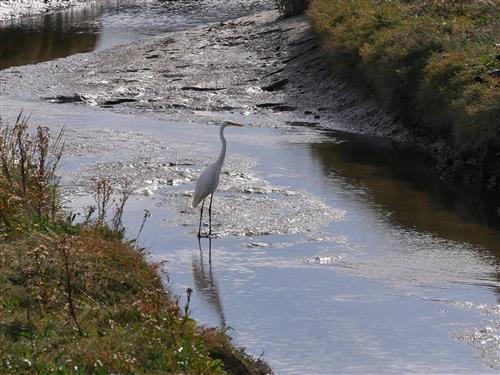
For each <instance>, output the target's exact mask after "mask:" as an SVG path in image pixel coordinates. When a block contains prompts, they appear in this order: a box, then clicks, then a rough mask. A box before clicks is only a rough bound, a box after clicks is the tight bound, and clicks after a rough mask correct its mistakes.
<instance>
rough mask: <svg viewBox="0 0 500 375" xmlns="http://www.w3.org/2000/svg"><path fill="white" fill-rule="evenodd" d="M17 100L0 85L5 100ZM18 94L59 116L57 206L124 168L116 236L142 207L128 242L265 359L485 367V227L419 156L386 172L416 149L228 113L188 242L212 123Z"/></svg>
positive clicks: (330, 364)
mask: <svg viewBox="0 0 500 375" xmlns="http://www.w3.org/2000/svg"><path fill="white" fill-rule="evenodd" d="M19 104H20V103H16V102H15V100H14V101H13V100H6V101H5V102H4V106H3V109H4V113H6V114H8V115H10V116H11V117H13V116H14V114H15V112H16V109H17V108H19ZM23 104H24V106H25V108H26V109H27V110H32V109H33V110H34V114H33V121H35V122H38V123H50V124H56V125H57V124H59V125H61V124H66V125H67V126H68V133H67V137H68V156H67V158H66V160H65V161H64V163H63V169H62V173H63V175H64V181H66V183H70V186H69V190H70V191H73V194H76V196H74V198H73V199H72V201H71V206H72V207H75V208H78V207H82V206H83V205H85V204H89V203H90V202H91V200H90V199H89V197H88V196H87V195H86V193H85V191H86V181H87V179H88V178H90V177H92V176H95V175H96V174H98V173H100V172H103V173H104V174H111V175H113V173H115V176H116V177H118V176H120V175H121V174H123V173H125V174H126V175H128V176H129V177H131V178H135V182H137V184H138V185H137V186H138V190H137V192H138V195H137V196H136V197H135V198H134V199H133V201H132V202H131V204H130V206H129V210H128V214H127V219H126V221H127V227H128V228H129V233H130V235H131V237H133V236H134V234H135V233H136V232H137V229H138V228H139V226H140V223H141V220H142V216H143V212H144V211H143V210H144V209H145V208H146V209H149V210H151V212H152V218H151V219H150V221H149V222H148V224H147V225H146V227H145V229H144V232H143V233H142V234H141V236H142V237H141V238H142V242H143V244H144V245H145V246H147V248H148V249H150V251H151V256H152V257H153V258H155V259H162V260H167V261H168V263H167V270H168V272H169V279H170V282H171V286H172V287H173V290H174V291H175V292H176V293H179V294H180V295H184V294H185V289H186V288H188V287H191V288H193V289H194V290H195V293H194V297H193V298H194V299H193V304H192V309H193V310H192V314H193V316H194V317H195V318H197V319H199V320H200V322H202V323H204V324H208V325H219V326H229V327H232V328H234V331H231V333H232V335H233V336H234V337H235V340H236V342H237V343H238V344H241V345H244V346H246V347H247V348H248V350H249V351H250V352H251V353H253V354H255V355H260V354H261V353H262V352H264V357H265V358H266V359H267V360H268V361H269V362H270V364H271V365H272V366H273V368H274V369H275V370H276V371H277V373H297V374H301V373H325V374H326V373H331V372H361V373H365V372H391V373H400V372H403V371H405V372H447V373H450V372H452V373H471V372H473V373H477V372H482V373H483V372H492V373H494V372H495V370H493V368H490V367H489V366H488V364H489V365H492V366H495V365H496V366H498V345H499V329H500V327H499V318H500V316H499V311H498V305H497V301H498V291H499V290H500V289H499V282H498V268H497V264H498V254H497V253H496V250H497V249H498V248H499V244H500V239H499V232H498V229H495V228H494V227H490V226H489V225H488V224H487V223H485V222H483V221H482V219H481V217H483V216H481V215H479V216H478V215H477V208H474V207H473V208H471V209H467V208H466V207H468V204H469V203H467V202H468V200H467V199H466V200H462V199H461V198H460V197H461V195H460V194H458V195H456V196H454V198H453V195H446V197H447V198H448V199H442V198H440V197H442V194H444V192H446V191H447V189H448V188H447V187H446V186H444V185H440V184H439V181H438V180H435V179H434V177H433V176H432V174H429V172H428V170H427V172H425V170H426V169H425V168H424V169H423V170H421V171H420V172H418V173H417V172H415V173H408V174H406V173H403V174H401V171H400V170H399V167H398V166H402V165H407V166H412V165H422V164H421V163H422V161H421V160H420V159H419V157H418V155H417V156H410V157H403V156H402V155H401V154H397V152H398V151H397V150H395V149H394V148H392V147H390V145H387V144H385V143H384V142H382V144H380V143H379V142H380V141H378V140H374V139H371V140H370V139H359V138H357V137H352V136H346V135H344V134H342V133H332V132H329V131H320V130H317V129H304V128H293V127H292V128H282V129H262V128H253V127H247V128H244V129H237V130H235V129H230V130H229V131H227V134H226V135H227V137H228V139H229V142H230V143H229V154H228V160H227V161H226V167H225V170H226V171H227V174H224V175H223V181H222V182H221V187H220V192H219V193H218V194H217V195H216V198H215V203H214V210H215V217H214V226H215V232H217V233H219V235H220V236H221V237H220V238H216V239H213V240H212V241H211V242H210V241H209V240H208V239H202V240H201V242H200V243H198V240H197V239H196V236H195V233H196V230H197V228H196V225H197V216H196V215H197V213H196V212H195V211H193V210H189V207H188V206H189V194H190V192H191V191H192V189H193V178H194V177H195V176H196V175H197V173H199V172H198V170H199V168H200V166H199V164H198V163H201V165H203V164H204V163H206V161H205V160H210V158H212V157H213V156H214V155H215V154H216V153H217V149H218V139H217V129H216V128H215V127H212V126H206V125H200V124H188V123H186V124H179V123H168V122H163V121H158V120H154V119H152V118H146V117H134V116H125V115H116V114H110V113H106V112H99V111H95V110H90V109H84V108H78V107H71V106H69V107H67V106H66V105H56V106H55V105H50V104H43V105H39V104H35V105H34V106H30V105H29V103H23ZM41 106H43V108H42V107H41ZM49 109H50V110H49ZM42 113H50V114H49V115H46V114H42ZM251 121H252V119H251V118H247V122H251ZM95 124H99V127H98V128H96V127H95ZM137 124H140V126H138V125H137ZM85 140H86V141H85ZM86 142H88V143H86ZM120 144H122V145H123V146H122V147H120V146H119V145H120ZM85 150H86V151H85ZM120 150H121V151H120ZM394 153H396V154H394ZM200 154H201V155H200ZM395 155H399V158H398V159H399V160H398V161H397V162H383V160H394V157H395ZM200 157H201V159H199V158H200ZM205 158H207V159H205ZM138 160H139V161H138ZM96 162H98V164H97V165H98V168H97V169H96V168H95V165H96V164H95V163H96ZM170 164H172V165H176V166H174V167H172V168H171V169H168V167H161V166H162V165H163V166H164V165H167V166H168V165H170ZM184 164H185V165H184ZM108 165H109V166H112V167H111V168H108ZM134 165H135V167H134ZM155 165H158V168H159V169H156V168H155ZM183 165H184V166H183ZM145 166H147V167H145ZM144 170H146V173H145V174H144ZM172 173H174V174H173V175H172ZM134 176H135V177H134ZM172 176H173V177H172ZM178 176H184V177H182V178H180V177H178ZM157 177H158V179H157ZM171 177H172V178H173V179H172V180H171V181H172V182H163V183H162V182H161V179H162V178H163V179H164V180H165V181H166V180H168V179H169V178H171ZM176 178H178V179H177V180H176ZM155 179H156V180H155ZM155 181H156V182H155ZM249 181H250V182H249ZM259 181H260V182H259ZM78 186H81V188H78ZM248 187H252V189H254V190H253V191H252V192H248V191H247V192H245V188H248ZM238 197H239V198H238ZM289 197H294V198H293V200H292V201H290V202H293V204H294V205H296V207H292V206H290V205H289V204H288V203H286V202H288V199H289ZM296 197H298V198H296ZM452 198H453V199H452ZM462 198H463V197H462ZM469 198H470V197H469ZM234 199H240V200H239V201H238V202H240V203H241V202H243V203H241V204H238V205H233V202H234ZM262 199H267V204H266V205H258V204H259V203H258V202H260V200H262ZM246 201H249V202H250V203H249V204H246V203H245V202H246ZM450 201H451V202H453V204H450ZM252 202H253V203H252ZM489 202H490V204H495V203H494V201H489ZM254 203H255V204H254ZM456 207H462V208H461V209H457V208H456ZM290 210H292V211H290ZM232 211H236V215H235V216H233V215H232V214H231V212H232ZM290 212H294V214H292V215H290ZM226 213H227V214H226ZM325 215H326V216H327V218H326V219H325V218H324V217H325ZM310 217H313V218H315V220H317V225H316V226H310V224H309V221H310ZM276 221H279V222H280V223H281V225H280V226H279V228H278V229H275V228H277V227H276V224H275V223H276ZM248 231H253V232H254V234H249V233H248ZM467 344H469V345H467ZM480 356H484V357H486V358H488V361H481V360H479V358H478V357H480Z"/></svg>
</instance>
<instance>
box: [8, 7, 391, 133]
mask: <svg viewBox="0 0 500 375" xmlns="http://www.w3.org/2000/svg"><path fill="white" fill-rule="evenodd" d="M0 79H2V80H3V81H4V86H5V89H4V91H5V92H8V93H9V94H11V95H14V96H18V97H19V96H20V97H25V98H31V99H43V100H47V101H52V102H75V103H81V104H88V105H94V106H101V107H104V108H110V109H112V110H114V111H119V112H129V113H154V114H155V115H159V116H164V115H169V117H172V116H174V117H178V118H180V119H183V118H186V117H187V116H189V117H190V118H192V117H193V116H195V117H199V118H203V119H207V118H212V117H216V118H223V117H226V116H227V114H228V113H236V114H242V115H246V114H269V113H272V114H273V116H272V117H273V118H275V119H276V122H279V121H286V120H290V121H296V122H302V123H304V124H315V125H321V126H326V127H333V128H343V129H346V130H350V131H357V132H371V133H376V134H380V135H394V134H396V133H398V132H399V130H398V129H400V127H399V126H397V123H396V124H395V122H394V119H392V118H391V117H390V116H388V115H386V114H384V113H383V112H382V111H381V110H380V109H379V106H378V105H377V103H376V102H374V101H373V100H371V99H370V98H369V93H368V92H365V91H364V90H362V89H360V88H359V87H358V86H356V85H355V84H353V83H349V82H346V81H342V80H340V79H338V78H336V77H334V76H332V75H331V73H330V72H329V69H328V68H327V65H326V64H325V63H324V61H323V53H322V52H321V50H320V46H319V44H318V39H317V38H316V36H315V35H314V34H313V33H312V31H311V29H310V26H309V24H308V22H307V20H306V19H305V18H304V17H297V18H292V19H287V20H281V19H279V17H278V14H277V12H275V11H265V12H260V13H257V14H255V15H253V16H249V17H242V18H239V19H236V20H234V21H229V22H224V23H218V24H212V25H209V26H204V27H198V28H195V29H191V30H187V31H181V32H173V33H168V34H165V35H163V36H161V37H157V38H155V39H153V40H152V41H150V42H148V43H141V44H130V45H127V46H119V47H116V48H112V49H108V50H104V51H98V52H94V53H90V54H81V55H75V56H72V57H70V58H67V59H64V60H58V61H53V62H48V63H44V64H38V65H36V66H25V67H22V68H12V69H7V70H5V71H2V72H1V73H0ZM207 112H215V114H213V113H207Z"/></svg>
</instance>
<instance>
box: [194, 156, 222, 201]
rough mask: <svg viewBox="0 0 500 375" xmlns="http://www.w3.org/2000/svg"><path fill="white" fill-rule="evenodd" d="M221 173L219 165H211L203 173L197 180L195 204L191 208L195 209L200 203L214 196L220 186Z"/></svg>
mask: <svg viewBox="0 0 500 375" xmlns="http://www.w3.org/2000/svg"><path fill="white" fill-rule="evenodd" d="M219 175H220V171H219V170H218V168H217V165H215V164H211V165H209V166H208V167H207V169H205V170H204V171H203V173H202V174H201V175H200V177H198V180H196V187H195V189H194V194H193V202H192V204H191V206H192V207H193V208H195V207H196V206H198V205H199V204H200V202H201V201H202V200H203V199H205V198H206V197H207V196H208V195H209V194H212V193H213V192H214V191H215V189H217V186H218V185H219Z"/></svg>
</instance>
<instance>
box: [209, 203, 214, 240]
mask: <svg viewBox="0 0 500 375" xmlns="http://www.w3.org/2000/svg"><path fill="white" fill-rule="evenodd" d="M213 196H214V193H212V194H210V204H209V205H208V236H209V237H210V236H211V235H212V198H213Z"/></svg>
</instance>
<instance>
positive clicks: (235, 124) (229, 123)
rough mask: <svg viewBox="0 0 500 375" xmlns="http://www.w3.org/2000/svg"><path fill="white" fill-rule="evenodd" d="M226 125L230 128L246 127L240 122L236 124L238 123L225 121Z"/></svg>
mask: <svg viewBox="0 0 500 375" xmlns="http://www.w3.org/2000/svg"><path fill="white" fill-rule="evenodd" d="M224 123H225V124H226V125H228V126H240V127H242V126H245V125H243V124H241V123H239V122H236V121H224Z"/></svg>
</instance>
